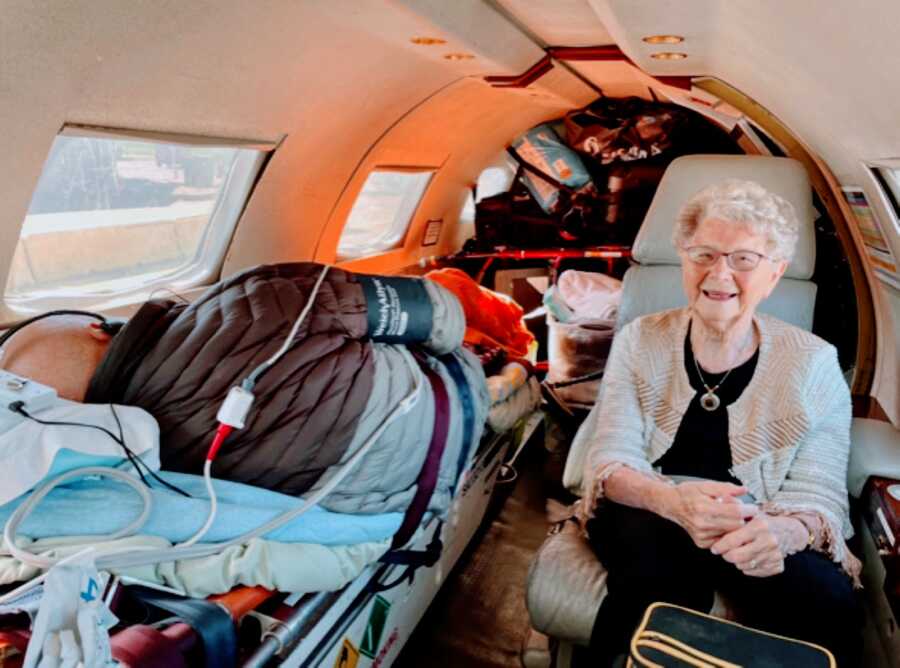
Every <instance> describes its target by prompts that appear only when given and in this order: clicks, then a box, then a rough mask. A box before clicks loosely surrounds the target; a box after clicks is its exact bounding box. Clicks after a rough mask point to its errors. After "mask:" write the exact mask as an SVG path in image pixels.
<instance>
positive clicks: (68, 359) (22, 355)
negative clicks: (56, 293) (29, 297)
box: [0, 315, 111, 401]
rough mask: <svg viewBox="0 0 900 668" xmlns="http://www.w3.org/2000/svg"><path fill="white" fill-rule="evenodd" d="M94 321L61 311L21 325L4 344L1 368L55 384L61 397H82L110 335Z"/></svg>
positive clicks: (78, 399) (82, 398)
mask: <svg viewBox="0 0 900 668" xmlns="http://www.w3.org/2000/svg"><path fill="white" fill-rule="evenodd" d="M96 323H97V321H96V320H92V319H91V318H85V317H81V316H71V315H61V316H53V317H50V318H44V319H43V320H38V321H37V322H34V323H32V324H30V325H28V326H26V327H23V328H22V330H21V331H19V332H16V333H15V334H14V335H13V336H12V337H11V338H10V339H9V341H7V342H6V345H4V346H3V355H2V357H0V368H3V369H5V370H7V371H9V372H10V373H14V374H16V375H18V376H25V377H26V378H30V379H32V380H35V381H37V382H39V383H42V384H43V385H49V386H50V387H53V388H56V391H57V392H58V393H59V396H60V397H62V398H63V399H69V400H71V401H84V397H85V394H87V388H88V384H89V383H90V382H91V378H92V377H93V375H94V371H95V370H96V369H97V366H98V365H99V364H100V361H101V360H102V359H103V356H104V355H105V354H106V349H107V347H108V346H109V341H110V339H111V337H110V335H109V334H107V333H106V332H104V331H103V330H101V329H99V328H98V327H97V326H96Z"/></svg>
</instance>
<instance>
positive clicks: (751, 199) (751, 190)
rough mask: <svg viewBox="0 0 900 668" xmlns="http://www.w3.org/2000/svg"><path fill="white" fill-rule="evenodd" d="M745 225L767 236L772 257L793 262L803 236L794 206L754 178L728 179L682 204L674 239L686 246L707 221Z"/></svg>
mask: <svg viewBox="0 0 900 668" xmlns="http://www.w3.org/2000/svg"><path fill="white" fill-rule="evenodd" d="M710 218H716V219H717V220H721V221H725V222H729V223H734V224H735V225H743V226H746V227H747V228H749V229H750V230H751V231H752V232H753V233H755V234H760V235H763V236H765V237H766V252H767V253H769V255H770V257H771V258H772V259H773V260H787V261H790V260H791V258H793V257H794V251H795V249H796V248H797V239H798V238H799V236H800V221H799V220H798V218H797V214H796V212H795V211H794V207H793V205H792V204H791V203H790V202H788V201H787V200H786V199H784V198H783V197H780V196H778V195H776V194H775V193H772V192H769V191H768V190H766V189H765V188H763V187H762V186H761V185H759V184H758V183H756V182H755V181H743V180H740V179H728V180H727V181H722V182H721V183H716V184H713V185H711V186H707V187H705V188H703V190H701V191H699V192H698V193H696V194H695V195H694V196H693V197H691V198H690V199H689V200H688V201H687V203H686V204H685V205H684V206H683V207H681V211H680V212H679V213H678V219H677V221H676V223H675V231H674V233H673V235H672V241H673V243H674V244H675V246H676V247H677V248H684V247H685V246H686V245H687V244H688V243H689V242H690V239H691V237H693V236H694V233H695V232H696V231H697V227H698V226H699V225H700V223H702V222H703V221H704V220H708V219H710Z"/></svg>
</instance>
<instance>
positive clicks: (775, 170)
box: [523, 155, 816, 668]
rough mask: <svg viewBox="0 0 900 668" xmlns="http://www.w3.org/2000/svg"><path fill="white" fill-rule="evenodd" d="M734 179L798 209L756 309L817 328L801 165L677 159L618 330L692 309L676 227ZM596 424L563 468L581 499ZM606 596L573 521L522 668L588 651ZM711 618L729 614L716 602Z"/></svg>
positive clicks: (537, 575)
mask: <svg viewBox="0 0 900 668" xmlns="http://www.w3.org/2000/svg"><path fill="white" fill-rule="evenodd" d="M727 178H738V179H747V180H751V181H756V182H757V183H759V184H761V185H763V186H764V187H765V188H767V189H768V190H770V191H772V192H774V193H776V194H778V195H780V196H782V197H784V198H785V199H787V200H788V201H789V202H791V203H792V204H793V205H794V208H795V210H796V212H797V216H798V218H799V219H800V228H801V231H800V238H799V240H798V244H797V250H796V254H795V256H794V259H793V261H792V262H791V264H790V266H789V267H788V269H787V271H786V272H785V275H784V277H783V278H782V279H781V281H780V282H779V284H778V286H777V287H776V289H775V291H774V292H773V293H772V295H771V296H770V297H769V298H768V299H767V300H765V301H764V302H763V303H762V304H760V306H759V310H760V311H761V312H763V313H768V314H770V315H774V316H775V317H777V318H780V319H782V320H785V321H787V322H790V323H792V324H794V325H797V326H798V327H802V328H804V329H807V330H809V329H811V328H812V321H813V308H814V305H815V299H816V286H815V284H813V283H812V282H810V280H809V279H810V277H811V276H812V274H813V269H814V266H815V237H814V226H813V223H814V220H815V217H816V213H815V210H814V208H813V204H812V190H811V188H810V184H809V180H808V178H807V175H806V171H805V170H804V168H803V166H802V165H801V164H800V163H799V162H797V161H796V160H792V159H789V158H772V157H763V156H720V155H698V156H686V157H682V158H678V159H677V160H674V161H673V162H672V164H671V165H670V166H669V168H668V169H667V170H666V173H665V174H664V175H663V178H662V181H661V182H660V184H659V188H658V189H657V191H656V195H655V196H654V199H653V203H652V204H651V206H650V209H649V211H648V212H647V215H646V217H645V218H644V222H643V224H642V225H641V229H640V231H639V232H638V235H637V238H636V239H635V242H634V248H633V251H632V252H633V257H634V260H635V261H636V264H635V265H633V266H632V267H631V268H630V269H629V270H628V271H627V273H626V274H625V279H624V284H623V287H622V303H621V306H620V310H619V318H618V321H617V323H616V325H617V329H619V328H621V327H623V326H624V325H625V324H627V323H628V322H630V321H631V320H633V319H634V318H637V317H640V316H642V315H645V314H648V313H654V312H656V311H662V310H665V309H669V308H675V307H678V306H683V305H685V304H686V303H687V301H686V298H685V296H684V293H683V291H682V288H681V269H680V266H679V264H680V259H679V256H678V254H677V252H676V251H675V248H674V247H673V245H672V231H673V227H674V223H675V219H676V217H677V215H678V212H679V210H680V209H681V206H682V205H683V204H684V203H685V202H686V201H687V200H688V199H689V198H690V197H691V196H692V195H693V194H694V193H696V192H697V191H699V190H700V189H701V188H703V187H705V186H707V185H710V184H713V183H718V182H720V181H722V180H724V179H727ZM673 345H675V343H673ZM679 345H680V344H679ZM595 417H596V411H592V412H591V413H590V414H589V415H588V417H587V418H586V419H585V421H584V423H583V424H582V425H581V427H580V428H579V430H578V432H577V434H576V435H575V438H574V439H573V442H572V445H571V448H570V451H569V455H568V458H567V460H566V467H565V472H564V475H563V483H564V484H565V486H566V487H567V488H568V489H569V490H570V491H572V492H574V493H575V494H579V493H580V490H581V483H582V469H583V466H584V458H585V455H586V453H587V450H588V449H589V445H590V434H591V433H592V432H593V425H594V423H593V422H592V420H593V419H595ZM605 595H606V571H605V570H604V568H603V566H602V565H601V564H600V563H599V562H598V561H597V559H596V557H595V556H594V554H593V551H592V550H591V548H590V546H589V545H588V544H587V542H586V541H585V539H584V538H583V537H582V536H581V534H580V531H579V529H578V527H577V525H576V524H575V523H574V522H571V521H569V522H564V523H562V524H557V525H555V526H554V529H553V532H552V533H551V535H550V536H548V538H547V540H546V541H545V542H544V544H543V545H542V546H541V548H540V550H539V551H538V553H537V555H536V557H535V558H534V560H533V562H532V564H531V569H530V571H529V575H528V584H527V591H526V602H527V606H528V611H529V614H530V617H531V624H532V628H533V629H534V630H535V631H537V632H538V633H537V634H532V636H533V637H532V638H531V639H530V640H529V643H531V647H529V646H528V645H526V647H525V648H524V650H523V662H524V663H525V665H526V666H527V667H528V668H537V667H538V666H545V665H549V664H548V663H547V661H548V652H547V650H546V649H545V647H546V645H547V643H546V642H544V641H543V639H542V638H540V634H544V635H546V636H550V637H551V638H555V639H557V640H559V641H561V643H560V647H561V649H560V656H558V657H557V663H556V665H557V666H564V665H566V663H567V660H566V657H567V656H568V654H569V651H570V646H568V644H569V643H576V644H587V642H588V641H589V639H590V635H591V627H592V625H593V622H594V617H595V616H596V613H597V610H598V609H599V607H600V603H601V602H602V600H603V598H604V596H605ZM714 612H717V613H719V614H726V613H727V611H726V610H725V609H724V608H722V607H721V601H720V600H718V599H717V604H716V607H714Z"/></svg>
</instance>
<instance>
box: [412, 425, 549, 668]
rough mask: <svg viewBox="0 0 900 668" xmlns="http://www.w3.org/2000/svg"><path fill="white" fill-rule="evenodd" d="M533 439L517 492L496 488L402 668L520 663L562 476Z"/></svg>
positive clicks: (494, 666)
mask: <svg viewBox="0 0 900 668" xmlns="http://www.w3.org/2000/svg"><path fill="white" fill-rule="evenodd" d="M535 445H536V444H535V443H534V442H532V443H531V444H529V446H528V449H526V452H527V451H528V450H530V452H529V453H528V457H527V459H526V460H524V461H521V464H520V467H519V468H520V470H519V477H518V479H517V480H516V481H515V483H513V489H511V490H501V489H498V490H496V491H495V494H497V497H496V498H495V502H496V503H495V508H494V509H493V510H489V511H488V512H489V513H493V521H491V516H490V515H489V516H488V521H489V522H490V523H489V524H486V525H484V526H483V527H482V532H481V534H480V535H476V537H475V539H474V540H473V542H472V546H470V549H469V551H468V552H467V553H465V554H463V556H462V557H461V558H460V560H459V562H458V563H457V566H456V568H455V569H454V572H453V574H452V575H451V577H450V578H449V579H448V581H447V582H446V583H445V585H444V587H443V589H442V590H441V592H440V593H439V594H438V596H437V597H436V598H435V600H434V602H433V603H432V604H431V607H430V608H429V610H428V612H427V613H426V614H425V616H424V617H423V618H422V620H421V621H420V622H419V626H418V628H417V629H416V631H415V633H414V634H413V636H412V638H410V640H409V642H408V643H407V644H406V647H405V648H404V650H403V652H402V653H401V654H400V656H399V658H398V659H397V661H396V662H395V663H394V666H397V667H398V668H418V667H420V666H430V667H431V666H434V667H436V668H439V667H443V666H448V667H450V666H452V667H456V666H465V667H469V666H471V667H473V668H501V667H502V668H507V667H511V666H520V665H521V663H520V661H519V651H520V649H521V646H522V642H523V640H524V638H525V634H526V632H527V630H528V613H527V612H526V610H525V578H526V576H527V574H528V566H529V564H530V562H531V558H532V556H533V555H534V553H535V551H536V550H537V548H538V547H539V546H540V545H541V543H542V542H543V540H544V536H545V535H546V532H547V522H546V519H545V505H546V499H547V493H548V490H550V489H551V488H552V487H553V485H554V482H553V481H554V480H555V481H558V480H560V478H561V468H560V465H559V463H558V462H557V461H556V460H555V458H554V456H553V455H548V454H547V453H546V452H544V451H543V449H542V448H541V447H540V446H539V445H537V447H535Z"/></svg>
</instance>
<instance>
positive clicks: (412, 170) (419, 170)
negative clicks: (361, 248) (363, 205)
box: [334, 164, 440, 263]
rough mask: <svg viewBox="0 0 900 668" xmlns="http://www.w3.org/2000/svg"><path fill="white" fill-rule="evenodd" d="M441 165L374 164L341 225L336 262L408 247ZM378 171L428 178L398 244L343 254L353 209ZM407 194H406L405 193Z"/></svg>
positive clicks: (375, 255) (335, 256)
mask: <svg viewBox="0 0 900 668" xmlns="http://www.w3.org/2000/svg"><path fill="white" fill-rule="evenodd" d="M439 169H440V168H439V167H435V166H427V165H390V164H377V165H375V166H373V167H372V168H371V169H369V170H368V171H367V172H366V175H365V178H363V179H362V183H361V185H360V187H359V190H358V191H357V192H356V196H355V197H354V198H353V201H352V202H351V204H350V207H349V209H348V210H347V215H346V216H345V218H344V222H343V225H342V226H341V230H340V232H339V233H338V237H337V243H336V244H335V247H334V258H335V259H334V261H335V262H336V263H344V262H356V261H359V260H367V259H369V258H373V257H377V256H379V255H383V254H386V253H394V252H397V251H399V250H402V249H404V248H405V247H406V244H407V242H408V241H409V233H410V230H412V227H413V222H414V221H415V220H416V215H417V214H418V213H419V210H420V208H421V206H422V202H423V201H425V197H426V196H427V195H428V191H429V189H430V188H431V186H432V184H433V183H434V180H435V177H436V176H437V174H438V170H439ZM378 172H391V173H395V174H428V175H429V177H428V180H427V181H426V182H425V185H424V186H423V188H422V192H421V193H420V195H419V199H418V200H417V201H416V203H415V205H414V206H413V207H412V208H411V209H410V213H409V219H408V220H407V221H406V227H405V228H404V230H403V234H402V235H401V236H400V239H399V241H398V242H397V243H396V245H394V246H391V247H390V248H379V249H376V250H374V251H371V252H367V253H365V254H362V255H342V254H341V250H340V249H341V239H342V238H343V236H344V232H345V231H346V229H347V225H348V224H349V222H350V217H351V215H352V214H353V209H354V207H355V206H356V204H357V202H359V199H360V197H361V196H362V195H363V193H364V192H365V190H366V184H367V183H368V182H369V179H370V178H371V176H372V175H373V174H375V173H378ZM404 196H405V195H404Z"/></svg>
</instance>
